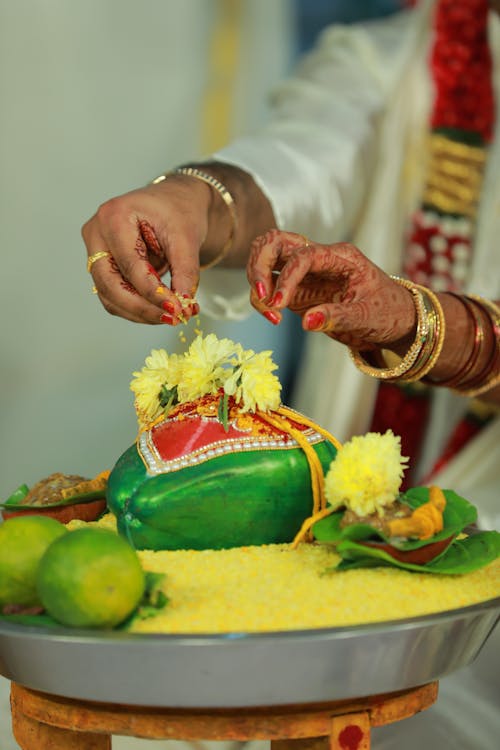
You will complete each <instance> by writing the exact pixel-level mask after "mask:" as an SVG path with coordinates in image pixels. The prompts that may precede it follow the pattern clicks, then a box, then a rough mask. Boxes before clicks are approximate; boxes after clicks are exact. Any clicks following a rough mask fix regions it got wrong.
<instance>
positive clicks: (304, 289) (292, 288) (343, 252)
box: [247, 230, 416, 351]
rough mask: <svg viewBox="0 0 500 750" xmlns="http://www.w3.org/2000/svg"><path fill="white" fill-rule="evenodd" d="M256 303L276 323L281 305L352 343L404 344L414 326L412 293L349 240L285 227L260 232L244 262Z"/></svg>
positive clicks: (309, 327) (364, 346)
mask: <svg viewBox="0 0 500 750" xmlns="http://www.w3.org/2000/svg"><path fill="white" fill-rule="evenodd" d="M247 276H248V280H249V282H250V286H251V301H252V304H253V306H254V307H255V308H256V309H257V310H258V311H259V312H261V313H262V314H263V315H264V316H265V317H266V318H267V319H268V320H270V321H271V322H272V323H274V324H278V323H279V322H280V321H281V310H282V309H284V308H285V307H288V308H290V310H293V311H294V312H296V313H298V314H299V315H300V316H301V317H302V327H303V328H304V330H306V331H321V332H323V333H326V334H327V335H329V336H330V337H331V338H334V339H336V340H338V341H340V342H341V343H343V344H346V345H347V346H351V347H353V348H355V349H361V350H370V349H374V348H376V347H386V348H389V349H394V350H395V351H398V350H402V351H405V350H406V348H407V346H408V342H411V341H412V339H413V337H414V333H415V327H416V315H415V308H414V304H413V301H412V297H411V294H410V292H409V291H408V290H407V289H405V288H404V287H402V286H401V285H399V284H397V283H396V282H395V281H393V280H392V279H391V278H390V277H389V276H388V275H387V274H385V273H384V272H383V271H382V270H381V269H380V268H378V266H376V265H374V264H373V263H372V262H371V261H370V260H368V258H367V257H366V256H365V255H363V253H361V252H360V250H358V248H356V247H354V245H350V244H348V243H344V242H339V243H335V244H333V245H320V244H318V243H315V242H312V241H310V240H306V239H305V238H304V237H303V236H301V235H298V234H292V233H290V232H281V231H278V230H272V231H270V232H268V233H267V234H265V235H263V236H261V237H258V238H257V239H256V240H255V241H254V243H253V245H252V250H251V254H250V259H249V262H248V266H247Z"/></svg>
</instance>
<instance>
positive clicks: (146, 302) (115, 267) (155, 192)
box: [82, 176, 212, 325]
mask: <svg viewBox="0 0 500 750" xmlns="http://www.w3.org/2000/svg"><path fill="white" fill-rule="evenodd" d="M211 200H212V193H211V189H210V187H209V186H208V185H206V184H204V183H203V182H201V181H199V180H193V179H190V178H186V177H184V176H171V177H169V178H168V179H167V180H164V181H163V182H160V183H158V184H157V185H149V186H147V187H144V188H142V189H139V190H134V191H132V192H130V193H126V194H125V195H122V196H119V197H117V198H113V199H111V200H109V201H107V202H106V203H103V205H102V206H100V208H99V209H98V210H97V212H96V214H95V215H94V216H93V217H92V218H91V219H89V221H88V222H87V223H86V224H85V225H84V226H83V228H82V236H83V239H84V242H85V245H86V247H87V253H88V255H89V257H90V256H92V255H94V254H95V253H98V252H100V251H104V252H108V253H109V254H110V255H109V257H102V258H100V259H99V260H97V261H96V262H94V263H93V264H92V266H91V269H90V271H91V274H92V276H93V279H94V284H95V286H96V289H97V293H98V294H99V298H100V300H101V302H102V304H103V305H104V307H105V308H106V310H107V311H108V312H110V313H111V314H112V315H120V316H121V317H123V318H126V319H128V320H132V321H135V322H140V323H168V324H171V325H176V324H177V323H179V322H180V321H181V320H187V319H189V318H190V317H191V316H192V315H194V314H196V313H197V312H198V306H197V304H195V303H191V304H186V301H185V299H183V298H192V297H194V294H195V292H196V289H197V287H198V281H199V271H200V262H199V253H200V248H201V246H202V245H203V243H204V242H205V240H206V239H207V235H208V232H209V222H208V216H209V209H210V205H211ZM167 271H169V272H170V287H168V286H167V285H166V284H164V283H163V281H162V280H161V276H162V275H163V274H165V273H166V272H167ZM181 300H182V304H181Z"/></svg>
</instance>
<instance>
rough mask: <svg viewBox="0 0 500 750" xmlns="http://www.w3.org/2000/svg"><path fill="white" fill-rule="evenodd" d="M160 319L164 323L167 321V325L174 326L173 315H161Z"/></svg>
mask: <svg viewBox="0 0 500 750" xmlns="http://www.w3.org/2000/svg"><path fill="white" fill-rule="evenodd" d="M160 320H161V322H162V323H167V325H169V326H172V325H173V324H174V319H173V318H172V316H171V315H160Z"/></svg>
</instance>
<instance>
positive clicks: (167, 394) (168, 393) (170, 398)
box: [158, 385, 178, 414]
mask: <svg viewBox="0 0 500 750" xmlns="http://www.w3.org/2000/svg"><path fill="white" fill-rule="evenodd" d="M158 400H159V402H160V406H161V407H162V408H163V409H164V410H165V414H168V412H169V411H170V409H171V407H172V406H173V404H177V403H178V395H177V386H176V385H174V387H173V388H167V386H166V385H162V387H161V390H160V393H159V394H158Z"/></svg>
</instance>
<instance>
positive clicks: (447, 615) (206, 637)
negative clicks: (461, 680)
mask: <svg viewBox="0 0 500 750" xmlns="http://www.w3.org/2000/svg"><path fill="white" fill-rule="evenodd" d="M494 609H498V610H499V614H500V596H497V597H495V598H493V599H486V600H485V601H483V602H478V603H476V604H471V605H468V606H465V607H460V608H457V609H449V610H444V611H442V612H435V613H430V614H425V615H419V616H418V617H411V618H405V619H397V620H383V621H380V622H371V623H362V624H359V625H343V626H338V627H337V626H334V627H326V628H309V629H307V628H304V629H299V630H266V631H248V632H247V631H237V632H236V631H234V632H232V631H229V632H224V633H210V632H209V633H190V632H186V633H184V632H179V633H130V632H127V631H119V630H109V631H106V630H92V629H88V628H87V629H82V628H66V627H63V626H61V627H57V628H56V627H51V628H44V627H36V626H33V625H20V624H18V623H9V622H2V621H0V636H1V635H11V636H14V635H16V636H19V635H22V636H23V637H26V638H35V639H36V640H40V639H42V640H50V641H52V640H56V639H57V640H64V641H72V640H74V641H78V642H80V643H85V642H96V641H104V642H106V641H111V642H113V643H115V644H119V643H123V644H127V645H130V642H131V641H132V642H137V643H141V642H151V643H153V642H154V643H159V642H161V643H171V644H178V643H186V644H193V645H195V644H197V643H198V644H200V645H210V644H211V645H213V644H219V643H224V642H227V641H239V642H240V643H241V642H242V641H250V642H253V641H263V640H271V641H272V640H280V641H283V640H297V639H298V640H302V639H304V638H306V639H307V640H311V639H314V640H322V639H326V638H332V637H334V638H339V639H341V638H350V637H353V636H356V635H358V636H363V635H372V634H375V633H377V632H384V633H388V632H391V631H401V630H406V629H412V628H419V627H426V626H429V627H432V626H434V625H438V624H439V623H442V622H444V621H447V620H454V621H456V620H460V619H466V618H468V617H474V616H475V615H477V614H478V613H479V612H487V611H489V610H494Z"/></svg>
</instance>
